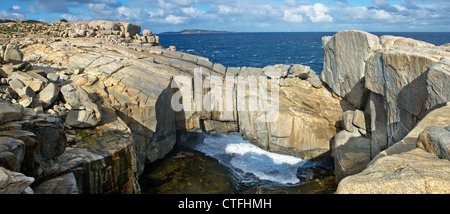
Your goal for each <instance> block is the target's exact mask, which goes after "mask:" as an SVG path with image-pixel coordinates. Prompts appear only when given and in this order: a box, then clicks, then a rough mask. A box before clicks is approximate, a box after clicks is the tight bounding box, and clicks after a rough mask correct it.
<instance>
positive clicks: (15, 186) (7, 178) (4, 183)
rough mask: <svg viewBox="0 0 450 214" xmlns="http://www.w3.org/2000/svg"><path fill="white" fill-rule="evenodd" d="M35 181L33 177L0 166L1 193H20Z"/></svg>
mask: <svg viewBox="0 0 450 214" xmlns="http://www.w3.org/2000/svg"><path fill="white" fill-rule="evenodd" d="M33 182H34V178H32V177H27V176H25V175H24V174H22V173H19V172H13V171H9V170H7V169H5V168H3V167H0V194H20V193H22V192H23V191H24V190H25V189H27V188H28V187H29V186H30V184H31V183H33Z"/></svg>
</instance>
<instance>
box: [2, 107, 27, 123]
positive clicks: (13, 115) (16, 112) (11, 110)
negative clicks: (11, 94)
mask: <svg viewBox="0 0 450 214" xmlns="http://www.w3.org/2000/svg"><path fill="white" fill-rule="evenodd" d="M22 111H23V107H22V106H21V105H18V104H7V103H0V124H3V123H6V122H9V121H13V120H20V119H21V118H22V116H23V114H22Z"/></svg>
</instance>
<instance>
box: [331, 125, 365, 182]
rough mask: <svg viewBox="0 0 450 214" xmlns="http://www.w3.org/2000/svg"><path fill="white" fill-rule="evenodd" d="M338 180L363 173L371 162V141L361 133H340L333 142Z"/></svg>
mask: <svg viewBox="0 0 450 214" xmlns="http://www.w3.org/2000/svg"><path fill="white" fill-rule="evenodd" d="M333 156H334V164H335V174H336V180H337V181H340V180H341V179H343V178H345V177H347V176H349V175H354V174H356V173H359V172H361V171H363V170H364V169H365V168H366V166H367V164H368V163H369V162H370V160H371V157H370V139H368V138H365V137H363V136H361V135H360V134H359V133H357V132H356V133H355V132H353V133H352V132H348V131H346V130H344V131H341V132H339V133H338V134H337V135H336V136H335V137H334V141H333Z"/></svg>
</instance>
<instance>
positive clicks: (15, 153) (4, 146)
mask: <svg viewBox="0 0 450 214" xmlns="http://www.w3.org/2000/svg"><path fill="white" fill-rule="evenodd" d="M24 154H25V144H24V143H23V141H21V140H17V139H14V138H10V137H0V166H2V167H4V168H6V169H9V170H12V171H15V172H19V171H20V165H21V164H22V161H23V158H24Z"/></svg>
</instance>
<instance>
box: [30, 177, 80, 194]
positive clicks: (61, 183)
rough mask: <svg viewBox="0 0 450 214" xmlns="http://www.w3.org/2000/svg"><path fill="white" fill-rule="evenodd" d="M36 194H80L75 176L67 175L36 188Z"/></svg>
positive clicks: (45, 182) (47, 181)
mask: <svg viewBox="0 0 450 214" xmlns="http://www.w3.org/2000/svg"><path fill="white" fill-rule="evenodd" d="M34 193H35V194H79V193H80V192H79V191H78V186H77V181H76V179H75V176H74V174H73V173H72V172H71V173H67V174H64V175H61V176H58V177H56V178H52V179H49V180H46V181H44V182H42V183H40V184H39V185H38V186H36V187H35V188H34Z"/></svg>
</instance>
